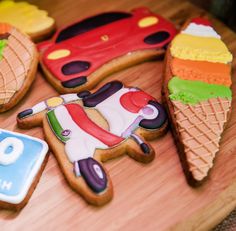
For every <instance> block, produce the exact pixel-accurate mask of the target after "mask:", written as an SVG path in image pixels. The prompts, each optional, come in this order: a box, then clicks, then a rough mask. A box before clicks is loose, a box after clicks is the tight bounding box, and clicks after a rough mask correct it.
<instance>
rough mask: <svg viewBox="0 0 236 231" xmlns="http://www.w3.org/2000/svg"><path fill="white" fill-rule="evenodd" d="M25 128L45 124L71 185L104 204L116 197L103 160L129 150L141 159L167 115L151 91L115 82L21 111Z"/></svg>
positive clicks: (93, 201) (150, 150) (150, 151)
mask: <svg viewBox="0 0 236 231" xmlns="http://www.w3.org/2000/svg"><path fill="white" fill-rule="evenodd" d="M17 120H18V125H19V126H20V127H24V128H30V127H32V126H37V125H41V124H42V125H43V129H44V132H45V136H46V139H47V141H48V143H49V146H50V147H51V149H52V151H53V153H54V154H55V156H56V158H57V160H58V162H59V165H60V167H61V169H62V171H63V173H64V175H65V177H66V179H67V181H68V183H69V184H70V186H71V187H72V188H73V189H74V190H75V191H77V192H78V193H79V194H80V195H81V196H82V197H83V198H84V199H85V200H86V201H87V202H89V203H91V204H94V205H103V204H105V203H107V202H108V201H109V200H111V198H112V195H113V189H112V183H111V179H110V177H109V175H108V172H107V171H106V170H105V168H104V165H103V164H102V162H105V161H106V160H109V159H112V158H115V157H118V156H121V155H123V154H125V153H127V154H128V155H129V156H130V157H132V158H134V159H135V160H137V161H139V162H143V163H148V162H150V161H152V160H153V158H154V154H155V150H154V149H153V148H152V146H151V145H150V144H149V143H148V142H147V140H151V139H154V138H157V137H158V136H160V135H161V134H163V133H164V131H165V130H166V126H167V117H166V113H165V111H164V110H163V108H162V106H161V105H160V104H159V103H158V102H157V101H156V100H155V99H154V98H153V97H152V96H150V95H148V94H147V93H145V92H144V91H142V90H140V89H138V88H129V87H125V86H123V84H122V83H121V82H118V81H113V82H110V83H107V84H105V85H104V86H103V87H101V88H100V89H99V90H97V91H96V92H94V93H90V92H88V91H85V92H81V93H78V94H67V95H61V96H59V97H54V98H51V99H48V100H46V101H43V102H41V103H39V104H37V105H35V106H33V107H32V108H30V109H27V110H25V111H23V112H21V113H19V114H18V118H17Z"/></svg>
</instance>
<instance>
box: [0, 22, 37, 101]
mask: <svg viewBox="0 0 236 231" xmlns="http://www.w3.org/2000/svg"><path fill="white" fill-rule="evenodd" d="M0 34H1V40H0V41H2V42H3V41H4V44H3V46H2V49H1V56H0V105H1V104H6V103H8V102H9V101H10V100H11V98H12V97H13V96H14V94H15V93H16V92H17V91H19V90H20V89H21V87H22V86H23V84H24V81H25V79H26V77H27V74H28V72H29V70H30V67H31V64H32V62H33V59H34V52H35V46H34V44H33V43H32V42H31V40H30V39H29V38H28V37H27V36H26V35H24V34H22V33H21V32H20V31H18V30H17V29H16V28H14V27H11V26H9V25H7V24H0Z"/></svg>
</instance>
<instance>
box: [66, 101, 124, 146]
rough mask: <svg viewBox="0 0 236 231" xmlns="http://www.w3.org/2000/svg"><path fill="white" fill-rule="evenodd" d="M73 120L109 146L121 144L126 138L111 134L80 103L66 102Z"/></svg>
mask: <svg viewBox="0 0 236 231" xmlns="http://www.w3.org/2000/svg"><path fill="white" fill-rule="evenodd" d="M64 106H65V107H66V108H67V110H68V112H69V114H70V115H71V117H72V119H73V121H74V122H75V123H76V124H77V125H78V126H79V127H80V128H81V129H82V130H84V131H85V132H87V133H88V134H90V135H91V136H93V137H95V138H97V139H98V140H100V141H101V142H103V143H104V144H106V145H107V146H109V147H112V146H114V145H117V144H119V143H120V142H122V141H123V140H124V139H123V138H121V137H119V136H116V135H114V134H111V133H110V132H108V131H106V130H104V129H103V128H101V127H99V126H98V125H97V124H95V123H94V122H93V121H92V120H91V119H90V118H89V117H88V116H87V114H86V113H85V111H84V109H83V108H82V107H81V106H80V105H79V104H66V105H64Z"/></svg>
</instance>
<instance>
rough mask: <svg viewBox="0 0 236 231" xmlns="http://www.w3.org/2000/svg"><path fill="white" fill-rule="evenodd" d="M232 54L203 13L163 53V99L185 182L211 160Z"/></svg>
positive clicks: (197, 177) (226, 106) (197, 178)
mask: <svg viewBox="0 0 236 231" xmlns="http://www.w3.org/2000/svg"><path fill="white" fill-rule="evenodd" d="M231 61H232V54H231V53H230V52H229V50H228V49H227V47H226V45H225V44H224V42H223V41H222V39H221V36H220V35H219V34H217V32H216V31H215V30H214V29H213V27H212V26H211V23H210V22H209V21H208V20H207V19H204V18H195V19H192V20H191V21H190V22H188V23H187V24H186V25H185V26H184V28H183V29H182V31H181V32H180V33H179V34H178V35H177V36H176V37H175V38H174V39H173V41H172V43H171V44H170V47H169V49H168V52H167V54H166V70H165V76H164V88H163V93H164V100H165V102H166V105H167V108H168V112H169V116H170V118H171V120H172V127H173V133H174V136H175V139H176V143H177V146H178V149H179V154H180V158H181V161H182V165H183V168H184V171H185V173H186V175H187V179H188V180H189V183H190V184H192V185H198V184H200V183H201V182H202V181H203V180H204V179H205V178H206V177H207V176H208V173H209V170H210V169H211V168H212V166H213V164H214V158H215V156H216V154H217V152H218V151H219V149H220V140H221V137H222V133H223V131H224V127H225V125H226V123H227V120H228V115H229V112H230V108H231V98H232V92H231V89H230V85H231V73H230V72H231V66H230V63H231Z"/></svg>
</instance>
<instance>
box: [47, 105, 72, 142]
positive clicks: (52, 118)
mask: <svg viewBox="0 0 236 231" xmlns="http://www.w3.org/2000/svg"><path fill="white" fill-rule="evenodd" d="M47 117H48V122H49V124H50V127H51V129H52V130H53V132H54V133H55V135H56V136H57V137H58V139H59V140H61V141H62V142H64V143H65V142H66V141H67V140H69V138H67V137H64V136H63V135H62V132H63V128H62V127H61V125H60V123H59V122H58V120H57V117H56V115H55V113H54V110H51V111H49V112H48V113H47Z"/></svg>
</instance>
